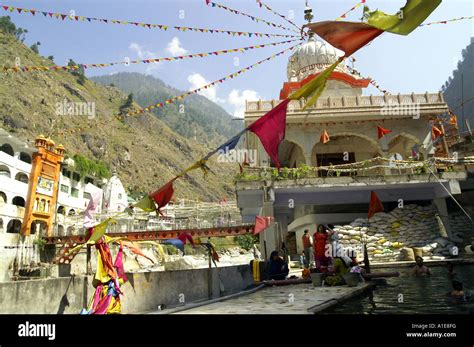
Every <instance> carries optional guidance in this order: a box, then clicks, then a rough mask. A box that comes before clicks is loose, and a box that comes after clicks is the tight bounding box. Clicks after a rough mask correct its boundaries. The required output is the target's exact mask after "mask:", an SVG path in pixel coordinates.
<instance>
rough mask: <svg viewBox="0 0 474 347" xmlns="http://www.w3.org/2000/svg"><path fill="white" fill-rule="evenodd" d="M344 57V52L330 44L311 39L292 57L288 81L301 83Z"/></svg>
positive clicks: (289, 64)
mask: <svg viewBox="0 0 474 347" xmlns="http://www.w3.org/2000/svg"><path fill="white" fill-rule="evenodd" d="M342 56H344V52H342V51H340V50H338V49H337V48H334V47H333V46H331V45H330V44H329V43H327V42H324V41H321V40H316V39H315V38H314V37H310V38H309V40H308V42H306V43H305V44H303V45H301V46H299V47H298V48H297V49H296V50H295V52H294V53H293V54H292V55H291V57H290V59H289V61H288V80H289V81H291V80H295V79H296V80H298V81H300V80H301V79H303V78H305V77H307V76H308V75H309V74H310V73H314V72H317V71H318V70H319V71H322V70H324V69H325V68H326V67H327V66H328V65H331V64H333V63H335V62H336V60H337V59H339V58H340V57H342ZM305 70H306V71H305ZM308 70H311V71H308ZM315 70H316V71H315Z"/></svg>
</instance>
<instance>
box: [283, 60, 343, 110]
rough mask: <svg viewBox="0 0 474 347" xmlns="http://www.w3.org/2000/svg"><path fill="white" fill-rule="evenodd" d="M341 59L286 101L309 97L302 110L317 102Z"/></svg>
mask: <svg viewBox="0 0 474 347" xmlns="http://www.w3.org/2000/svg"><path fill="white" fill-rule="evenodd" d="M342 60H343V58H342V57H341V58H339V59H338V60H337V61H336V62H335V63H334V64H332V65H331V66H329V67H328V68H326V70H324V71H323V72H321V73H320V74H319V75H318V76H317V77H316V78H314V79H313V80H312V81H310V82H308V83H306V84H305V85H304V86H303V87H301V88H300V89H298V90H296V91H294V92H293V93H292V94H291V95H290V96H289V97H288V99H290V100H298V99H301V98H303V97H304V98H308V97H309V96H311V99H309V100H308V101H307V102H306V105H305V107H304V108H303V110H305V109H306V108H308V107H310V106H312V105H314V103H315V102H316V101H317V100H318V98H319V97H320V96H321V93H322V92H323V91H324V88H326V82H327V80H328V78H329V77H330V76H331V74H332V72H333V71H334V70H335V69H336V67H337V65H339V63H341V62H342Z"/></svg>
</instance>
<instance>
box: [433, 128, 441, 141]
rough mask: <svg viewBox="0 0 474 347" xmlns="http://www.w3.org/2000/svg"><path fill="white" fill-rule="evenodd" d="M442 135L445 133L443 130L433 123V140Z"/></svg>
mask: <svg viewBox="0 0 474 347" xmlns="http://www.w3.org/2000/svg"><path fill="white" fill-rule="evenodd" d="M441 135H443V132H442V131H441V130H440V129H438V128H437V127H436V126H434V125H433V127H432V128H431V138H432V139H433V140H436V139H437V138H438V137H440V136H441Z"/></svg>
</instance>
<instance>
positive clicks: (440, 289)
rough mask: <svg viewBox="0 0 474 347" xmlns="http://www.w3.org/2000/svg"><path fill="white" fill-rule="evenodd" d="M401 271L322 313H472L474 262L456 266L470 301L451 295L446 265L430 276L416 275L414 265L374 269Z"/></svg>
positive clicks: (433, 269)
mask: <svg viewBox="0 0 474 347" xmlns="http://www.w3.org/2000/svg"><path fill="white" fill-rule="evenodd" d="M382 271H398V272H400V277H395V278H387V279H386V283H385V284H384V283H378V284H377V286H376V288H375V289H374V290H373V291H371V292H370V293H367V294H365V295H363V296H359V297H356V298H353V299H350V300H348V301H346V302H343V303H341V304H340V305H337V306H335V307H332V308H329V309H328V310H325V311H324V312H322V313H323V314H335V313H343V314H352V313H353V314H390V313H398V314H413V313H421V314H427V313H433V314H447V313H454V314H473V313H474V265H458V266H454V271H455V272H456V277H455V279H457V280H459V281H461V282H463V284H464V292H466V293H468V292H470V293H471V298H470V299H469V300H467V301H458V300H454V299H452V298H450V297H449V296H448V295H447V293H448V292H450V291H451V290H452V287H451V281H452V280H451V279H450V278H449V277H448V271H447V269H446V267H445V266H433V267H430V271H431V276H430V277H415V276H413V275H412V274H411V268H401V269H393V268H391V269H376V270H374V271H373V272H382Z"/></svg>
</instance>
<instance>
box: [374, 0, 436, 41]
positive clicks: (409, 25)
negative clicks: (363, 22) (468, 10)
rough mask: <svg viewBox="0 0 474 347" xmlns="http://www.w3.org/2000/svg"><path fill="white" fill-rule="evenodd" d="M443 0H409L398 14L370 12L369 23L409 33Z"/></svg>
mask: <svg viewBox="0 0 474 347" xmlns="http://www.w3.org/2000/svg"><path fill="white" fill-rule="evenodd" d="M441 1H442V0H408V1H407V3H406V5H405V6H404V7H402V8H401V9H400V11H399V12H398V13H397V14H393V15H390V14H386V13H384V12H382V11H379V10H377V11H374V12H370V16H369V18H368V20H367V24H369V25H371V26H373V27H375V28H377V29H380V30H384V31H388V32H390V33H393V34H398V35H408V34H410V33H411V32H412V31H413V30H415V29H416V28H417V27H418V26H419V25H420V24H421V23H423V22H424V21H425V19H426V18H428V16H429V15H430V14H431V12H433V11H434V10H435V9H436V8H437V7H438V6H439V4H441Z"/></svg>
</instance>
